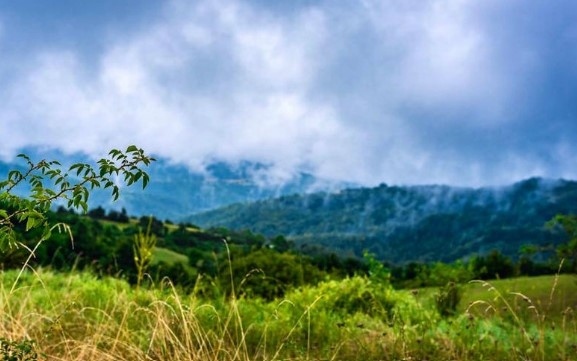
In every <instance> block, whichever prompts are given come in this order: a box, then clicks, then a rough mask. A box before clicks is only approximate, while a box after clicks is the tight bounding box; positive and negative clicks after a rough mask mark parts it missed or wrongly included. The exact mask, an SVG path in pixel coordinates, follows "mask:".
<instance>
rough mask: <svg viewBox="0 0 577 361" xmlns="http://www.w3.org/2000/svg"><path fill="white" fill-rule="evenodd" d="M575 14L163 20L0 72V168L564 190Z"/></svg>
mask: <svg viewBox="0 0 577 361" xmlns="http://www.w3.org/2000/svg"><path fill="white" fill-rule="evenodd" d="M575 7H577V6H576V5H573V3H571V2H561V3H560V5H559V6H558V8H559V9H557V10H551V9H549V8H554V7H547V8H544V7H543V6H542V5H539V4H537V3H531V4H527V3H525V2H520V1H512V2H508V3H506V4H505V3H503V2H499V1H486V2H482V3H477V2H470V1H447V0H428V1H420V0H419V1H417V0H391V1H386V2H383V1H373V0H364V1H358V2H357V1H342V2H339V3H333V2H323V1H319V2H299V3H295V4H292V5H290V6H288V5H286V4H284V5H274V4H271V3H266V4H263V3H256V2H246V1H233V0H231V1H226V0H222V1H195V2H187V1H171V2H167V3H166V4H165V6H164V8H163V9H162V11H159V12H158V13H157V15H156V17H155V18H154V20H153V21H150V22H148V23H146V26H142V25H140V26H136V27H135V28H133V29H132V30H131V31H126V29H125V28H123V27H110V26H106V25H105V24H103V25H102V29H103V30H102V34H103V35H102V38H101V39H100V40H99V45H98V46H83V47H75V46H71V45H66V46H63V45H62V43H58V44H55V45H54V46H51V43H48V44H45V45H44V46H37V47H35V48H33V49H32V50H30V51H29V52H27V53H22V54H20V57H19V58H18V62H10V61H8V60H5V61H3V62H2V63H0V89H1V90H0V96H2V97H3V99H4V100H5V101H4V107H3V108H2V109H0V128H1V129H2V131H3V133H5V134H9V136H6V137H5V138H6V139H5V141H3V143H2V144H1V145H0V155H3V156H4V157H7V156H8V155H10V154H13V153H14V152H16V151H18V150H19V149H20V148H22V147H25V146H49V147H55V148H59V149H62V150H64V151H66V152H76V151H82V152H86V153H88V154H92V155H94V156H100V155H101V153H102V152H104V151H106V150H107V149H109V148H111V147H122V146H125V145H127V144H132V143H135V144H138V145H139V146H141V147H143V148H145V149H146V150H147V151H149V152H153V153H155V154H157V155H159V156H163V157H167V158H170V159H171V160H173V161H176V162H181V163H184V164H187V165H188V166H189V167H190V168H191V169H194V170H199V169H202V168H203V167H204V166H205V165H206V164H208V163H210V162H213V161H229V162H233V163H234V162H240V161H243V160H250V161H256V162H262V163H266V164H270V165H271V166H272V168H271V173H270V175H271V178H272V179H279V180H283V179H286V178H287V177H290V175H291V174H293V173H294V172H295V171H298V170H306V171H310V172H313V173H315V174H317V175H318V176H320V177H326V178H334V179H343V180H349V181H356V182H361V183H366V184H375V183H379V182H387V183H411V184H414V183H451V184H462V185H465V184H466V185H481V184H494V183H503V182H510V181H514V180H518V179H520V178H524V177H528V176H533V175H543V176H552V177H556V176H564V177H573V178H575V177H577V171H574V169H576V167H574V165H575V161H573V160H572V158H571V157H570V155H571V154H572V152H573V154H574V152H575V150H576V149H575V147H576V146H575V145H574V144H575V135H574V134H577V129H576V128H577V125H576V124H577V122H575V116H577V111H576V106H575V105H574V104H575V102H574V91H573V90H574V89H575V86H576V85H577V71H575V70H574V69H577V67H575V65H577V64H575V62H576V61H577V60H575V59H577V56H575V55H577V54H576V52H577V51H576V50H574V49H577V47H576V46H575V45H576V42H577V30H576V27H575V26H574V25H573V24H575V23H577V22H575V21H572V20H575V19H574V16H572V15H570V14H575V13H577V12H575V11H572V10H577V9H575ZM0 11H1V10H0ZM542 13H547V14H548V15H550V16H551V17H550V18H551V19H553V20H551V21H549V20H543V19H545V18H543V17H542V16H541V14H542ZM0 19H1V17H0ZM547 19H549V18H547ZM0 25H1V24H0ZM535 28H536V29H538V30H534V29H535ZM135 29H136V30H135ZM11 31H12V29H11V28H10V27H8V28H5V30H4V32H2V27H1V26H0V50H1V49H2V39H5V38H6V37H11V40H12V41H15V40H14V37H17V34H14V33H13V32H11ZM2 34H4V37H2ZM8 69H10V71H8ZM8 73H9V74H10V76H4V77H3V76H2V74H8Z"/></svg>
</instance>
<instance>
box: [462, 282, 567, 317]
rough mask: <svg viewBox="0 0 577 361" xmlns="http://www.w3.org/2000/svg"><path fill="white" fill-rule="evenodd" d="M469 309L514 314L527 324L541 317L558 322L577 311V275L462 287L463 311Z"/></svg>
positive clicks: (476, 283)
mask: <svg viewBox="0 0 577 361" xmlns="http://www.w3.org/2000/svg"><path fill="white" fill-rule="evenodd" d="M475 303H476V304H475ZM471 305H472V306H471ZM467 308H470V309H475V310H476V311H477V312H479V311H480V310H483V312H485V311H486V312H487V313H497V314H500V315H506V314H508V313H510V312H512V311H514V312H516V313H517V314H518V316H520V317H521V318H522V319H523V320H524V321H527V320H531V319H535V318H536V317H539V318H540V319H541V321H547V322H552V323H559V322H562V321H563V318H564V317H566V311H567V310H577V276H576V275H559V276H539V277H519V278H513V279H505V280H495V281H487V282H472V283H469V284H468V285H466V286H465V287H464V288H463V298H462V300H461V304H460V310H461V311H465V310H466V309H467ZM507 317H510V316H507Z"/></svg>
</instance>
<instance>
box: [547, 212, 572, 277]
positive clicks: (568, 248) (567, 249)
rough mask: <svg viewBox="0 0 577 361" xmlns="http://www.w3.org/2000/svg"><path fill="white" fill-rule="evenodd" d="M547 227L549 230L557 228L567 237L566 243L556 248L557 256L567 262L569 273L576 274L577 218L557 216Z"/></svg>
mask: <svg viewBox="0 0 577 361" xmlns="http://www.w3.org/2000/svg"><path fill="white" fill-rule="evenodd" d="M548 225H549V227H551V228H553V227H555V226H559V227H560V228H561V229H562V230H563V231H564V232H565V234H566V235H567V238H568V239H567V241H566V242H565V243H562V244H560V245H559V246H558V247H557V254H558V256H559V258H564V259H567V260H568V263H569V265H570V271H571V272H573V273H577V216H576V215H557V216H555V217H554V218H553V219H552V220H551V221H550V222H549V223H548Z"/></svg>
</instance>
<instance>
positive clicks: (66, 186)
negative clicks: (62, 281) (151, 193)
mask: <svg viewBox="0 0 577 361" xmlns="http://www.w3.org/2000/svg"><path fill="white" fill-rule="evenodd" d="M108 155H109V157H108V158H102V159H100V160H99V161H98V162H97V164H98V167H97V168H94V167H92V166H91V165H90V164H86V163H76V164H73V165H71V166H70V167H69V168H68V169H65V168H63V167H62V166H61V164H60V163H59V162H57V161H46V160H41V161H39V162H34V161H32V159H30V158H29V157H28V156H27V155H25V154H20V155H19V157H20V158H22V159H23V160H24V161H25V162H26V164H27V168H26V170H25V171H23V172H21V171H18V170H12V171H10V172H9V173H8V178H7V179H6V180H5V181H2V182H0V191H1V193H0V249H6V248H7V247H8V246H15V245H17V239H16V234H15V233H14V228H15V226H16V224H24V225H25V229H24V230H25V232H28V231H31V230H33V229H36V228H39V229H41V230H42V235H41V237H40V241H42V240H46V239H48V238H49V237H50V236H51V233H52V231H53V229H54V225H51V224H50V223H49V222H48V219H47V218H46V213H47V212H48V211H49V210H50V208H51V206H52V205H53V204H54V203H55V202H58V201H64V202H65V204H66V205H67V207H72V208H75V209H80V210H82V211H84V212H87V211H88V198H89V195H90V191H91V190H93V189H95V188H101V187H102V188H110V189H111V193H112V197H113V199H114V200H116V199H117V198H118V196H119V195H120V187H119V184H118V182H117V179H116V178H117V177H121V178H123V179H124V181H125V182H126V184H127V185H132V184H134V183H138V182H140V183H142V186H143V187H146V185H147V184H148V182H149V176H148V174H147V173H146V172H145V171H144V170H143V169H141V166H142V165H144V166H148V165H149V164H150V163H151V162H152V161H153V160H154V159H153V158H151V157H149V156H147V155H145V154H144V151H143V150H142V149H139V148H137V147H136V146H133V145H131V146H129V147H127V148H126V150H125V151H124V152H123V151H120V150H118V149H112V150H111V151H110V152H109V153H108ZM26 190H28V192H29V196H24V197H22V196H18V195H16V194H15V193H16V192H17V191H26Z"/></svg>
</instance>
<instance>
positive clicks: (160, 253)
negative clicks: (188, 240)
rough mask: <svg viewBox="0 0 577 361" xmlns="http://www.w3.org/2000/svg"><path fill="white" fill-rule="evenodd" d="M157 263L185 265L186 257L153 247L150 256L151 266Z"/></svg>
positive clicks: (186, 262)
mask: <svg viewBox="0 0 577 361" xmlns="http://www.w3.org/2000/svg"><path fill="white" fill-rule="evenodd" d="M159 262H164V263H166V264H174V263H182V264H184V265H187V264H188V257H187V256H186V255H184V254H181V253H178V252H174V251H172V250H170V249H167V248H162V247H155V248H154V253H153V255H152V264H155V263H159Z"/></svg>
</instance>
